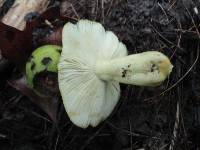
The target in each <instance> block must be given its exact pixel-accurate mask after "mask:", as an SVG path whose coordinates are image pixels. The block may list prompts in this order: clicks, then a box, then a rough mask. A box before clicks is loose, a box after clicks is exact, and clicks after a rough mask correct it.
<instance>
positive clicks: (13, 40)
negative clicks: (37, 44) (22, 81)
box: [0, 7, 67, 66]
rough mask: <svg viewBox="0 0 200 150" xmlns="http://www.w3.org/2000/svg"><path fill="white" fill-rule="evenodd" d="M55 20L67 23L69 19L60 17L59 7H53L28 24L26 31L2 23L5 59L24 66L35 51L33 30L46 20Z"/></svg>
mask: <svg viewBox="0 0 200 150" xmlns="http://www.w3.org/2000/svg"><path fill="white" fill-rule="evenodd" d="M55 19H60V20H64V21H67V18H65V17H62V16H61V15H60V8H59V7H51V8H49V9H47V10H46V11H45V12H44V13H43V14H41V16H40V17H38V18H36V19H34V20H32V21H30V22H27V23H26V28H25V30H24V31H20V30H17V29H15V28H13V27H10V26H8V25H5V24H4V23H2V22H0V49H1V51H2V55H3V57H5V58H7V59H8V60H9V61H12V62H14V63H15V64H17V65H19V66H21V65H23V64H24V63H25V62H26V60H27V58H28V57H29V55H30V54H31V52H32V50H33V49H34V47H33V43H32V38H33V36H32V33H33V29H34V28H37V27H39V26H40V25H41V24H42V23H43V22H45V20H48V21H53V20H55Z"/></svg>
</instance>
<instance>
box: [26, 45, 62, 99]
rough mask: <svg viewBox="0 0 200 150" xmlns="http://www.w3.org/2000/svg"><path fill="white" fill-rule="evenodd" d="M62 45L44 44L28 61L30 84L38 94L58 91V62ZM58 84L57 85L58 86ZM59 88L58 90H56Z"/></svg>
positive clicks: (27, 71)
mask: <svg viewBox="0 0 200 150" xmlns="http://www.w3.org/2000/svg"><path fill="white" fill-rule="evenodd" d="M61 49H62V48H61V47H60V46H57V45H44V46H41V47H39V48H37V49H36V50H34V51H33V53H32V54H31V56H30V58H29V60H28V62H27V63H26V77H27V83H28V86H29V87H30V88H32V89H34V90H35V92H37V93H38V94H41V95H48V96H49V94H50V95H51V94H53V95H54V93H56V92H58V91H59V89H58V83H57V72H58V68H57V64H58V61H59V58H60V53H61ZM56 85H57V86H56ZM56 88H57V90H56Z"/></svg>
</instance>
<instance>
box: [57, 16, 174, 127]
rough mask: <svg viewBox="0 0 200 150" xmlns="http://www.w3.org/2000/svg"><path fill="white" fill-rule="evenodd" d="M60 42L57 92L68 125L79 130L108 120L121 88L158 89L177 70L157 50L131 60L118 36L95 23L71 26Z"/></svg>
mask: <svg viewBox="0 0 200 150" xmlns="http://www.w3.org/2000/svg"><path fill="white" fill-rule="evenodd" d="M62 43H63V49H62V52H61V57H60V60H59V63H58V81H59V89H60V92H61V96H62V99H63V103H64V107H65V109H66V111H67V114H68V116H69V118H70V120H71V121H72V122H73V123H74V124H75V125H77V126H79V127H81V128H87V127H88V126H92V127H95V126H97V125H98V124H99V123H100V122H101V121H103V120H105V119H106V118H107V117H108V116H109V115H110V113H111V112H112V111H113V109H114V107H115V105H116V104H117V102H118V100H119V97H120V85H119V83H125V84H133V85H140V86H156V85H159V84H161V83H162V82H163V81H164V80H165V79H166V78H167V77H168V76H169V74H170V72H171V71H172V67H173V66H172V64H171V63H170V61H169V59H168V57H167V56H165V55H164V54H162V53H160V52H157V51H149V52H143V53H139V54H134V55H129V56H127V49H126V46H125V45H124V44H123V43H122V42H119V40H118V38H117V36H116V35H115V34H114V33H113V32H111V31H105V29H104V27H103V26H102V25H101V24H100V23H97V22H94V21H89V20H80V21H78V23H77V24H72V23H67V24H66V25H65V26H64V28H63V32H62Z"/></svg>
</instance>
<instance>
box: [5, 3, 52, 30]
mask: <svg viewBox="0 0 200 150" xmlns="http://www.w3.org/2000/svg"><path fill="white" fill-rule="evenodd" d="M49 2H50V1H49V0H15V2H14V4H13V5H12V7H11V8H10V9H9V11H8V13H7V14H6V15H5V16H4V17H3V18H2V22H3V23H5V24H7V25H9V26H12V27H14V28H17V29H18V30H22V31H23V30H24V29H25V26H26V20H25V19H24V18H25V16H26V15H27V14H29V13H33V12H37V13H42V12H43V11H45V10H46V9H47V6H48V4H49Z"/></svg>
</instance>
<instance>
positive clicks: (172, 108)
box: [0, 0, 200, 150]
mask: <svg viewBox="0 0 200 150" xmlns="http://www.w3.org/2000/svg"><path fill="white" fill-rule="evenodd" d="M54 2H55V3H56V4H57V5H60V6H61V8H62V9H64V10H62V11H63V16H64V17H66V18H68V19H69V20H70V21H72V22H76V20H78V19H80V18H87V19H91V20H97V21H100V22H101V23H102V24H103V25H104V26H105V27H106V29H109V30H111V31H114V32H115V33H116V34H117V35H118V37H119V38H120V40H122V41H123V42H124V43H125V44H126V45H127V48H128V50H129V53H131V54H132V53H138V52H142V51H147V50H160V51H161V52H163V53H165V54H166V55H168V56H169V57H170V58H171V61H172V62H173V65H174V69H173V72H172V75H171V76H170V78H169V80H168V81H166V82H165V83H164V84H163V85H162V86H160V87H158V88H139V87H135V86H130V85H128V86H126V85H122V92H121V99H120V103H119V104H118V106H117V107H116V109H115V111H114V112H113V113H112V116H111V117H109V119H107V120H106V121H105V122H103V123H102V124H101V125H100V126H98V127H97V128H94V129H92V128H89V129H87V130H81V129H79V128H77V127H75V126H73V125H72V124H71V122H70V121H69V119H68V118H67V115H66V113H65V111H64V108H63V106H62V104H60V107H59V109H58V112H57V126H55V125H54V124H53V123H52V122H51V121H50V119H49V117H48V116H47V115H46V114H45V113H44V112H43V111H42V110H41V109H40V108H38V107H37V106H36V105H34V103H32V102H30V100H29V99H28V98H27V97H25V96H23V95H22V94H21V93H20V92H17V91H15V90H14V89H13V88H12V87H10V86H9V84H8V83H6V80H10V79H17V78H19V76H21V70H18V69H16V67H13V65H12V64H11V65H10V64H9V67H10V68H11V69H8V70H6V71H5V69H3V70H2V71H3V74H2V76H3V77H2V79H3V81H1V82H2V85H1V92H0V95H1V96H0V98H1V102H0V111H1V121H0V133H1V136H0V139H1V143H2V144H1V145H2V149H8V148H11V149H22V148H27V149H28V148H29V149H62V150H63V149H142V148H143V149H197V148H198V147H199V141H198V139H199V134H198V133H199V119H200V118H199V111H200V110H199V102H198V101H199V100H198V99H199V88H200V87H199V85H198V81H199V77H198V73H199V67H198V64H199V61H198V56H199V55H198V54H199V43H198V42H199V32H198V28H199V14H198V11H196V10H198V9H199V7H200V3H199V2H198V1H197V0H196V1H194V0H193V1H187V0H182V1H176V0H171V1H170V0H168V1H165V0H159V1H157V0H152V1H149V0H144V1H139V0H131V1H122V0H121V1H117V0H116V1H115V0H110V1H86V0H81V1H75V0H70V1H67V2H64V3H62V5H61V4H58V1H54ZM54 2H53V1H52V3H51V5H53V4H55V3H54ZM8 3H11V1H8V2H7V3H6V4H4V5H3V6H4V7H3V9H1V12H2V13H1V15H2V16H3V12H4V13H5V12H6V11H5V10H6V9H8V8H9V7H7V6H9V5H8ZM6 7H7V8H6ZM65 8H67V9H66V10H65ZM2 10H4V11H2ZM51 23H52V22H51ZM53 23H55V25H54V28H53V29H52V28H50V27H49V26H48V25H46V24H42V22H41V23H40V24H39V25H40V26H39V27H35V28H34V31H33V39H32V40H33V41H32V43H33V45H34V44H35V45H34V46H35V47H37V46H39V45H40V44H39V41H40V39H43V36H46V35H47V34H51V33H52V34H53V33H54V32H53V31H54V29H55V30H56V28H58V27H61V26H62V24H63V21H58V22H56V21H55V22H53ZM41 31H44V32H41ZM54 40H55V39H54ZM32 50H33V49H32ZM3 66H4V65H3ZM3 66H2V67H3ZM22 133H23V134H22ZM49 143H52V144H49Z"/></svg>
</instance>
